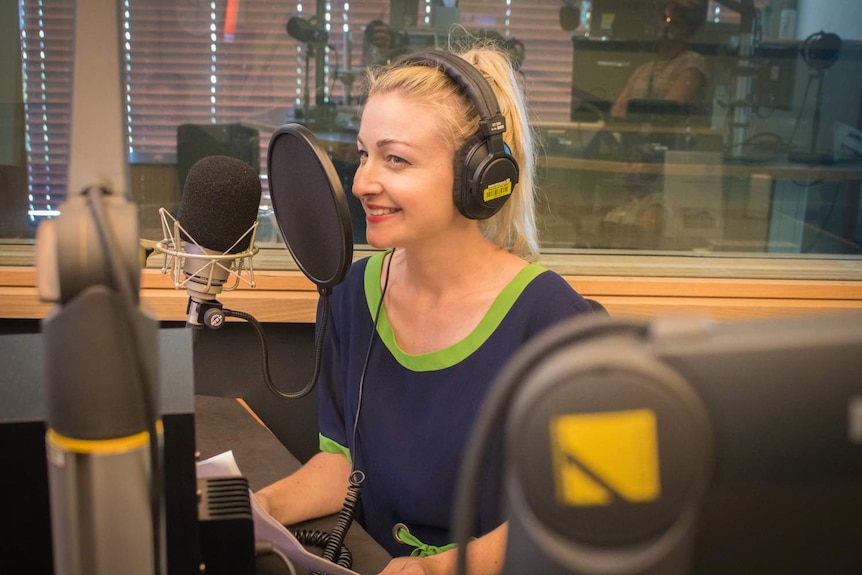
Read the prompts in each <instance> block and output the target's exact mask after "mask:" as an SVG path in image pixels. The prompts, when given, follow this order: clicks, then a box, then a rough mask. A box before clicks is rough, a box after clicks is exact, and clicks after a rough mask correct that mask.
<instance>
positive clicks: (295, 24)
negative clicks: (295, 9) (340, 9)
mask: <svg viewBox="0 0 862 575" xmlns="http://www.w3.org/2000/svg"><path fill="white" fill-rule="evenodd" d="M285 29H286V30H287V34H288V36H290V37H291V38H293V39H294V40H299V41H300V42H304V43H306V44H326V43H327V42H328V41H329V33H328V32H327V31H326V30H325V29H324V28H318V27H317V26H316V25H315V24H314V22H311V21H309V20H305V19H304V18H301V17H299V16H292V17H291V18H290V19H288V21H287V24H286V25H285Z"/></svg>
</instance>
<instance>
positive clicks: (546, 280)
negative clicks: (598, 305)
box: [523, 263, 590, 313]
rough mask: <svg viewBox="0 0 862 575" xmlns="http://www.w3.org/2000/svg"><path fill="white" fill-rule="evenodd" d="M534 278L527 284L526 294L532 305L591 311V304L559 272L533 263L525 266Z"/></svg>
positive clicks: (578, 311) (573, 310)
mask: <svg viewBox="0 0 862 575" xmlns="http://www.w3.org/2000/svg"><path fill="white" fill-rule="evenodd" d="M525 272H526V273H528V274H529V275H530V276H531V277H532V279H531V281H529V282H528V283H527V284H525V289H524V292H523V293H524V296H525V297H527V298H529V300H530V301H531V302H532V305H536V306H538V307H541V308H548V309H555V310H563V309H569V310H571V311H572V312H574V313H580V312H589V311H590V306H589V304H588V303H587V301H586V300H585V299H584V298H583V296H581V294H580V293H578V291H577V290H576V289H575V288H574V287H572V285H571V284H570V283H569V282H568V280H566V278H564V277H563V276H561V275H560V274H558V273H557V272H555V271H553V270H550V269H548V268H545V267H544V266H542V265H540V264H537V263H532V264H530V265H528V266H527V267H526V268H525Z"/></svg>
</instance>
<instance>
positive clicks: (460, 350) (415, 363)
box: [365, 252, 546, 371]
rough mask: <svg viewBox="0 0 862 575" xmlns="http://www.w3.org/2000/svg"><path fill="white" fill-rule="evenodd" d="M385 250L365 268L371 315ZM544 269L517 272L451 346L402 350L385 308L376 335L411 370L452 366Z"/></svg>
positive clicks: (476, 344) (377, 297)
mask: <svg viewBox="0 0 862 575" xmlns="http://www.w3.org/2000/svg"><path fill="white" fill-rule="evenodd" d="M386 253H388V252H382V253H379V254H375V255H373V256H371V257H370V258H369V259H368V264H367V266H366V267H365V300H366V303H367V304H368V311H369V313H370V314H371V317H372V318H373V317H374V314H375V312H376V311H377V305H378V302H379V301H380V274H381V271H382V268H383V259H384V256H385V255H386ZM544 271H546V269H545V268H544V267H542V266H540V265H539V264H536V263H530V264H527V265H526V266H524V268H523V269H522V270H521V271H520V272H518V275H516V276H515V277H514V278H513V279H512V281H511V282H509V284H508V285H507V286H506V287H505V288H503V291H501V292H500V294H499V295H498V296H497V298H496V299H495V300H494V303H493V304H491V308H490V309H489V310H488V313H486V314H485V317H483V318H482V320H481V321H480V322H479V325H477V326H476V328H475V329H474V330H473V331H472V332H471V333H470V334H469V335H468V336H467V337H465V338H464V339H462V340H461V341H459V342H456V343H454V344H453V345H451V346H449V347H446V348H444V349H441V350H438V351H432V352H430V353H422V354H416V355H414V354H409V353H405V352H404V351H402V350H401V349H400V348H399V347H398V344H397V342H396V341H395V334H394V332H393V331H392V326H391V325H390V324H389V318H388V317H387V315H386V308H385V307H384V308H383V309H381V310H380V319H379V321H378V322H377V334H378V335H379V336H380V339H381V340H382V341H383V343H384V345H386V347H387V348H388V349H389V351H390V352H391V353H392V355H393V356H394V357H395V359H396V360H397V361H398V363H400V364H401V365H402V366H404V367H406V368H407V369H410V370H412V371H435V370H438V369H445V368H447V367H452V366H453V365H456V364H458V363H460V362H461V361H463V360H464V359H465V358H467V357H468V356H469V355H470V354H472V353H473V352H475V351H476V350H477V349H479V347H481V345H482V344H483V343H485V341H487V339H488V338H489V337H491V334H492V333H494V330H496V329H497V327H499V325H500V323H501V322H502V321H503V318H504V317H506V314H507V313H508V312H509V310H510V309H512V306H513V305H514V304H515V301H516V300H517V299H518V297H519V296H520V295H521V293H523V291H524V288H525V287H526V286H527V285H528V284H529V283H530V282H531V281H533V279H535V278H536V276H538V275H539V274H541V273H543V272H544Z"/></svg>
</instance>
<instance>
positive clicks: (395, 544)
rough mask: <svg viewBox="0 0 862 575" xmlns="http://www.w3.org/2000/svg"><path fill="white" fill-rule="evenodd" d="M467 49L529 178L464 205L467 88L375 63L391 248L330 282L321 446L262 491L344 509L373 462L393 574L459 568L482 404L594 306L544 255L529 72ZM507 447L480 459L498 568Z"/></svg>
mask: <svg viewBox="0 0 862 575" xmlns="http://www.w3.org/2000/svg"><path fill="white" fill-rule="evenodd" d="M460 57H461V58H463V59H464V60H465V61H466V62H469V63H470V64H471V65H473V66H474V67H475V68H476V69H477V70H479V71H480V72H481V74H482V75H483V76H484V77H485V78H486V79H487V81H488V83H489V85H490V86H491V87H492V89H493V91H494V93H495V94H496V97H497V99H498V101H499V105H500V108H501V110H502V113H503V116H504V117H505V120H506V125H507V130H506V132H505V134H504V140H505V142H506V144H507V146H508V148H509V149H510V151H511V154H512V155H513V157H514V158H515V159H516V160H517V163H518V165H519V168H520V172H519V182H518V184H517V185H516V186H515V187H514V190H513V191H512V194H511V197H510V198H509V199H508V201H506V203H505V204H504V205H503V207H502V209H500V210H499V211H498V212H497V213H496V214H494V215H493V216H491V217H489V218H487V219H469V218H467V217H465V216H464V215H462V213H461V211H459V209H458V208H457V207H456V204H455V201H454V196H453V188H454V186H453V183H454V182H455V181H456V178H458V177H459V173H460V171H461V166H460V162H461V159H460V158H459V157H458V155H457V151H458V150H459V149H460V148H461V147H462V145H464V144H465V142H468V141H470V140H471V139H472V138H473V137H474V135H475V134H476V133H477V132H478V120H479V118H478V115H477V110H476V109H475V106H474V105H473V103H472V101H471V99H470V98H469V97H468V96H467V94H466V93H465V90H464V89H463V87H461V86H459V85H458V84H457V83H456V82H454V81H453V80H452V79H451V78H450V77H449V76H447V75H446V74H444V73H443V72H442V71H441V70H440V69H438V68H437V67H434V66H425V65H415V64H402V63H400V62H395V63H394V64H393V65H389V66H384V67H382V68H375V69H371V70H370V71H369V76H370V77H369V79H368V94H367V100H366V104H365V107H364V110H363V113H362V120H361V124H360V129H359V135H358V139H357V140H358V142H357V144H358V148H359V155H360V164H359V168H358V169H357V171H356V176H355V179H354V183H353V194H354V195H355V196H356V197H357V198H359V199H360V200H361V202H362V205H363V207H364V209H365V213H366V221H367V232H366V234H367V241H368V243H369V244H371V245H372V246H374V247H375V248H380V249H381V250H385V251H381V252H379V253H377V254H375V255H372V256H370V257H368V258H364V259H360V260H358V261H356V262H355V263H354V264H353V265H352V267H351V269H350V273H349V276H348V278H347V279H346V281H345V282H343V283H342V284H340V285H338V286H336V287H335V288H334V289H333V292H332V295H331V296H330V300H331V312H330V323H329V324H328V326H327V330H326V337H325V345H324V348H323V356H322V362H321V364H322V369H321V375H320V379H319V386H320V387H319V424H320V448H321V450H320V452H319V453H317V454H316V455H315V456H314V457H312V458H311V459H310V460H309V461H308V462H307V463H306V464H305V465H304V466H303V467H302V468H301V469H300V470H299V471H297V472H296V473H295V474H293V475H291V476H289V477H287V478H285V479H282V480H280V481H278V482H275V483H273V484H271V485H269V486H267V487H265V488H263V489H261V490H260V491H258V492H257V494H256V497H257V498H258V499H259V501H260V503H261V505H262V506H263V507H264V509H266V510H267V511H268V512H269V513H270V514H271V515H272V516H273V517H275V518H276V519H277V520H279V521H281V522H282V523H285V524H292V523H296V522H299V521H303V520H306V519H309V518H312V517H319V516H324V515H328V514H332V513H336V512H338V511H339V510H340V509H341V507H342V502H343V501H344V500H345V496H346V494H347V493H348V481H349V477H350V475H351V473H352V472H353V471H362V472H363V473H364V475H365V480H364V484H363V487H362V490H361V503H362V504H361V512H360V513H359V516H358V521H359V522H360V524H361V525H362V526H363V527H364V528H365V529H366V530H367V531H368V532H369V533H370V534H371V535H372V536H373V537H374V538H375V539H376V540H377V541H378V542H379V543H380V544H381V545H382V546H383V547H384V548H385V549H387V550H388V551H389V553H390V554H391V555H392V556H393V557H394V558H393V559H392V561H391V562H390V563H389V565H388V566H387V567H386V568H385V569H384V571H383V572H382V574H383V575H393V574H401V575H408V574H425V575H429V574H452V573H454V572H455V569H456V555H455V553H456V550H455V549H453V548H452V537H453V536H452V534H451V533H450V526H451V521H452V507H453V497H454V493H455V491H456V483H457V478H458V470H459V468H460V464H461V457H462V450H463V447H464V445H465V444H466V443H467V440H468V438H469V436H470V432H471V428H472V425H473V422H474V419H475V416H476V413H477V411H478V409H479V407H480V405H481V404H482V402H483V400H484V399H485V396H486V394H487V392H488V390H489V389H490V387H491V386H492V384H493V382H494V381H495V378H496V377H497V375H498V373H499V371H500V370H501V368H502V367H503V366H504V365H505V364H506V362H507V361H508V360H509V358H511V357H512V356H513V355H514V354H515V353H516V352H517V351H518V350H519V349H520V348H521V347H522V346H523V345H524V344H525V343H526V342H527V341H528V340H530V339H531V338H533V337H534V336H535V335H536V334H538V333H540V332H542V331H543V330H545V329H547V328H548V327H550V326H552V325H554V324H556V323H557V322H560V321H563V320H565V319H567V318H572V317H575V316H578V315H580V314H588V313H591V308H590V306H589V304H588V303H587V301H586V300H585V299H584V298H582V297H581V296H580V295H579V294H578V293H577V292H576V291H575V290H574V289H573V288H572V287H571V286H570V285H569V284H568V283H567V282H566V281H565V280H564V279H563V278H562V277H561V276H559V275H558V274H556V273H554V272H552V271H550V270H547V269H545V268H543V267H542V266H540V265H539V264H538V263H536V260H537V259H538V255H539V252H538V250H539V244H538V238H537V232H536V223H535V215H534V177H535V169H534V163H535V158H534V156H535V153H536V151H535V149H534V146H533V138H532V134H531V132H530V127H529V125H528V114H527V108H526V102H525V96H524V93H523V91H522V86H521V84H520V81H519V78H520V76H519V75H518V74H517V73H516V72H515V70H514V69H513V67H512V65H511V62H510V61H509V59H508V58H507V56H506V55H505V54H504V53H503V52H502V51H501V50H500V49H499V48H495V47H492V46H484V45H482V46H474V47H473V48H471V49H469V50H466V51H463V52H461V53H460ZM497 448H498V449H497V450H495V451H494V452H493V453H492V454H490V456H489V461H488V464H487V465H486V466H485V468H484V476H483V485H482V488H483V496H482V498H481V504H480V508H479V510H478V516H477V517H476V522H475V524H476V532H475V536H476V537H477V538H476V539H475V540H473V541H472V542H471V543H470V545H469V547H468V549H469V551H468V568H469V572H470V573H471V574H479V575H484V574H493V573H499V572H500V571H501V569H502V565H503V561H504V556H505V555H504V552H505V543H506V536H507V524H506V523H505V517H504V515H503V510H502V508H501V505H502V476H503V465H502V464H503V461H502V449H501V445H498V446H497ZM408 543H409V544H408ZM411 554H414V555H416V556H410V555H411Z"/></svg>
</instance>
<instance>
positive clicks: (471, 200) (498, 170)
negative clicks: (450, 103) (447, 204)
mask: <svg viewBox="0 0 862 575" xmlns="http://www.w3.org/2000/svg"><path fill="white" fill-rule="evenodd" d="M396 65H397V66H398V67H401V66H427V67H431V68H437V69H438V70H440V71H441V72H443V73H444V74H445V75H446V76H447V77H448V78H449V79H451V80H452V81H453V82H455V83H456V84H457V85H458V86H460V87H461V88H463V89H464V91H465V92H466V94H467V96H468V97H469V98H470V101H472V102H473V105H474V106H475V107H476V112H477V113H478V115H479V131H478V133H477V134H476V136H474V137H473V138H469V139H468V140H467V143H466V144H465V145H464V146H463V147H462V148H461V149H460V150H458V152H457V153H456V156H455V183H454V188H453V194H454V199H455V205H456V206H457V208H458V210H459V211H460V212H461V214H463V215H464V216H465V217H468V218H471V219H485V218H489V217H491V216H493V215H494V214H495V213H497V211H499V209H500V208H501V207H503V204H504V203H505V202H506V200H508V198H509V196H510V195H511V193H512V190H513V189H514V186H515V184H517V183H518V163H517V162H516V161H515V159H514V158H513V157H512V155H511V152H510V151H509V148H508V147H507V146H506V144H505V142H504V141H503V133H504V132H505V131H506V118H505V116H503V113H502V111H501V110H500V105H499V103H498V102H497V97H496V96H495V95H494V90H493V89H492V88H491V85H490V84H489V83H488V81H487V80H486V79H485V77H484V76H483V75H482V74H481V72H479V70H477V69H476V68H475V67H473V65H472V64H470V63H469V62H467V61H466V60H464V59H463V58H461V57H459V56H456V55H454V54H450V53H448V52H443V51H441V50H431V51H428V52H421V53H418V54H408V55H406V56H404V57H402V58H400V59H399V60H398V61H397V63H396Z"/></svg>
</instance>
